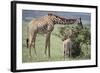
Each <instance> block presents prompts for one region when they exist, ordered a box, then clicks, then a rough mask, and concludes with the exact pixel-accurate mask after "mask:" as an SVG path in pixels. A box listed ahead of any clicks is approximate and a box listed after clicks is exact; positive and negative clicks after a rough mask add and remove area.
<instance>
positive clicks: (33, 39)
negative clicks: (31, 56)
mask: <svg viewBox="0 0 100 73" xmlns="http://www.w3.org/2000/svg"><path fill="white" fill-rule="evenodd" d="M35 40H36V33H34V35H33V38H32V42H33V44H32V45H33V48H34V52H35V55H37V53H36V48H35Z"/></svg>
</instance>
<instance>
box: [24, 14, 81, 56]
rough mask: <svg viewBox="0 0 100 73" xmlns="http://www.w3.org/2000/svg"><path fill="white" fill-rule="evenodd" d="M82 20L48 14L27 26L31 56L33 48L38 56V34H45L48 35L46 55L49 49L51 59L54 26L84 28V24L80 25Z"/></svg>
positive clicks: (27, 41)
mask: <svg viewBox="0 0 100 73" xmlns="http://www.w3.org/2000/svg"><path fill="white" fill-rule="evenodd" d="M80 20H81V18H80V19H66V18H63V17H60V16H57V15H55V14H52V13H48V15H45V16H43V17H40V18H37V19H34V20H32V21H30V22H29V24H28V26H27V39H26V44H27V48H30V49H29V53H30V56H31V47H32V46H33V48H34V52H35V54H36V49H35V41H36V36H37V33H39V32H42V33H43V34H46V40H45V54H46V52H47V49H48V56H49V57H50V35H51V32H52V31H53V29H54V25H55V24H60V25H62V24H73V23H77V24H78V25H80V26H81V27H82V23H80Z"/></svg>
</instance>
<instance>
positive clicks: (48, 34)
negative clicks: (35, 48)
mask: <svg viewBox="0 0 100 73" xmlns="http://www.w3.org/2000/svg"><path fill="white" fill-rule="evenodd" d="M50 35H51V33H47V34H46V42H45V54H46V52H47V48H48V56H49V57H50Z"/></svg>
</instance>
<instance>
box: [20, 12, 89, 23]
mask: <svg viewBox="0 0 100 73" xmlns="http://www.w3.org/2000/svg"><path fill="white" fill-rule="evenodd" d="M48 13H53V14H55V15H58V16H62V17H64V18H78V17H81V19H82V22H83V24H90V21H91V14H90V13H82V12H67V11H66V12H61V11H59V12H58V11H39V10H23V11H22V20H24V21H31V20H32V19H33V18H40V17H42V16H45V15H47V14H48Z"/></svg>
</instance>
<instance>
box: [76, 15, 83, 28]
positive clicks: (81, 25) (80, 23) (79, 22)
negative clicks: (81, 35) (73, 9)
mask: <svg viewBox="0 0 100 73" xmlns="http://www.w3.org/2000/svg"><path fill="white" fill-rule="evenodd" d="M77 24H78V26H79V27H81V28H83V24H82V21H81V17H80V18H77Z"/></svg>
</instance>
